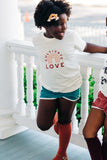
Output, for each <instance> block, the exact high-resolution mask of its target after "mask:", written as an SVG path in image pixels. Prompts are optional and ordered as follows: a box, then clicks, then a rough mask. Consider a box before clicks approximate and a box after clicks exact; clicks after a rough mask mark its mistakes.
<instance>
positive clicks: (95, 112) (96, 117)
mask: <svg viewBox="0 0 107 160" xmlns="http://www.w3.org/2000/svg"><path fill="white" fill-rule="evenodd" d="M104 118H105V115H104V112H103V111H102V110H100V109H96V108H92V109H91V111H90V113H89V116H88V118H87V122H86V124H85V127H84V129H83V135H84V137H85V138H93V137H95V136H96V135H97V132H98V130H99V129H100V128H101V127H102V125H103V123H104Z"/></svg>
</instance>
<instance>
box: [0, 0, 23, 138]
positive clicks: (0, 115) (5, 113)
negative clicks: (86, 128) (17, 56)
mask: <svg viewBox="0 0 107 160" xmlns="http://www.w3.org/2000/svg"><path fill="white" fill-rule="evenodd" d="M21 31H22V24H21V20H20V14H19V12H18V8H17V0H9V1H7V0H1V1H0V139H3V138H6V137H9V136H11V135H13V134H15V133H17V132H19V127H18V126H17V125H16V124H15V121H14V119H13V118H12V113H13V110H14V108H15V105H16V101H17V93H16V87H17V84H16V78H17V77H16V75H17V74H16V63H15V60H14V53H13V55H12V54H11V55H10V54H9V53H8V51H7V49H6V47H5V44H6V41H9V40H11V39H22V38H23V36H22V35H23V34H22V35H21ZM17 127H18V130H17Z"/></svg>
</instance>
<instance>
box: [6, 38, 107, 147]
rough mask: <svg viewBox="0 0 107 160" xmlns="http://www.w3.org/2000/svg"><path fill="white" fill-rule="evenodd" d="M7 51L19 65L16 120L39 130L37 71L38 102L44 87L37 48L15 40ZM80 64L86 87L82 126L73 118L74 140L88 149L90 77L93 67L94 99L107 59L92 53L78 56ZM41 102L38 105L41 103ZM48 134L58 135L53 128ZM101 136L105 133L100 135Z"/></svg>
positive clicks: (73, 141) (83, 88)
mask: <svg viewBox="0 0 107 160" xmlns="http://www.w3.org/2000/svg"><path fill="white" fill-rule="evenodd" d="M7 48H8V50H9V53H10V57H11V59H12V60H13V61H15V62H16V64H17V65H16V66H17V67H16V72H17V87H16V90H17V102H16V106H15V107H14V113H13V117H14V119H15V121H16V123H17V124H19V125H21V126H25V127H27V128H31V129H33V130H38V131H40V130H39V129H38V127H37V125H36V113H37V109H36V110H35V107H34V105H33V69H37V73H36V76H37V91H38V92H37V101H38V100H39V98H38V97H39V92H40V87H39V86H40V84H39V81H38V74H39V67H38V66H39V65H38V61H37V55H36V53H35V49H34V47H33V45H32V43H30V42H23V41H11V42H8V43H7ZM75 56H76V59H77V60H78V63H79V65H80V71H81V75H82V86H81V96H82V97H81V121H80V124H79V125H78V121H77V119H76V116H75V113H76V109H75V111H74V114H73V118H72V137H71V142H72V143H74V144H77V145H79V146H83V147H86V144H85V142H84V139H83V136H82V129H83V126H84V124H85V122H86V119H87V116H88V93H89V83H88V78H89V74H90V70H91V68H93V76H94V79H95V86H94V98H95V97H96V95H97V92H98V89H99V80H100V71H101V69H102V67H103V64H104V61H105V59H106V58H107V56H106V55H104V54H100V53H97V54H90V53H82V54H81V55H80V54H77V55H75ZM24 66H26V77H27V105H26V104H25V102H24V84H23V79H24ZM37 103H38V102H37ZM44 133H46V134H50V135H52V136H57V135H56V134H55V133H54V131H53V128H51V129H50V130H48V131H45V132H44ZM99 136H101V133H99Z"/></svg>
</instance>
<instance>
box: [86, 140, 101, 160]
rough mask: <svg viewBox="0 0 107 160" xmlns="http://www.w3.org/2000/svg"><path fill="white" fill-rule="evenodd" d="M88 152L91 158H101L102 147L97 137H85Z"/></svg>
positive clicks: (98, 159) (94, 159)
mask: <svg viewBox="0 0 107 160" xmlns="http://www.w3.org/2000/svg"><path fill="white" fill-rule="evenodd" d="M85 140H86V142H87V146H88V150H89V152H90V156H91V159H92V160H103V155H102V147H101V143H100V141H99V139H98V138H97V137H95V138H85Z"/></svg>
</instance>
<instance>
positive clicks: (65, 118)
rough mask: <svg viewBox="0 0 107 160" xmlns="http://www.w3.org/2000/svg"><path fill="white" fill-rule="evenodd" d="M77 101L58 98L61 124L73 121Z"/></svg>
mask: <svg viewBox="0 0 107 160" xmlns="http://www.w3.org/2000/svg"><path fill="white" fill-rule="evenodd" d="M76 103H77V101H70V100H67V99H64V98H60V99H58V120H59V123H61V124H66V123H69V122H71V117H72V113H73V110H74V108H75V105H76Z"/></svg>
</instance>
